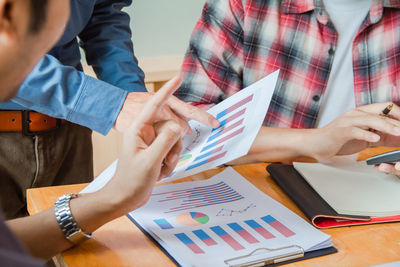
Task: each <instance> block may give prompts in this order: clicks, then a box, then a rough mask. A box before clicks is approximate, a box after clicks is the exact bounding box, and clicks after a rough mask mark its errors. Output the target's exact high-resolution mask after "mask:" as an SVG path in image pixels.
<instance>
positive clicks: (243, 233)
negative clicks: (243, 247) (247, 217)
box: [228, 223, 259, 244]
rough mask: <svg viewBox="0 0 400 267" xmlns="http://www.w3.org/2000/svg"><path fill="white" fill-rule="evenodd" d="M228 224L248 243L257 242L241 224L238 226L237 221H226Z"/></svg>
mask: <svg viewBox="0 0 400 267" xmlns="http://www.w3.org/2000/svg"><path fill="white" fill-rule="evenodd" d="M228 226H229V227H230V228H231V229H232V230H233V231H235V232H236V233H238V235H240V236H241V237H242V238H243V239H244V240H246V241H247V242H249V243H250V244H254V243H258V242H259V241H258V240H257V239H256V238H255V237H254V236H252V235H251V234H250V233H249V232H248V231H246V230H245V229H244V228H243V227H242V226H240V225H239V224H238V223H228Z"/></svg>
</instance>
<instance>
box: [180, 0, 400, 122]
mask: <svg viewBox="0 0 400 267" xmlns="http://www.w3.org/2000/svg"><path fill="white" fill-rule="evenodd" d="M337 40H338V35H337V32H336V31H335V29H334V26H333V24H332V22H331V21H330V20H329V18H328V14H327V13H326V11H325V9H324V8H323V3H322V0H209V1H208V3H206V5H205V6H204V9H203V13H202V17H201V18H200V20H199V21H198V22H197V24H196V27H195V29H194V32H193V34H192V37H191V41H190V47H189V50H188V52H187V54H186V57H185V60H184V63H183V66H182V75H183V78H184V80H183V83H182V86H181V88H180V89H179V90H178V92H177V93H176V95H177V96H178V97H179V98H181V99H183V100H185V101H189V102H193V103H194V104H195V105H200V106H201V105H205V104H215V103H218V102H220V101H221V100H223V99H225V98H226V97H228V96H230V95H232V94H234V93H236V92H238V91H239V90H240V89H242V88H244V87H246V86H248V85H250V84H252V83H254V82H255V81H257V80H259V79H261V78H263V77H265V76H266V75H267V74H269V73H272V72H273V71H275V70H277V69H281V72H280V75H279V80H278V83H277V86H276V88H275V91H274V95H273V98H272V102H271V105H270V107H269V110H268V113H267V116H266V117H265V121H264V125H267V126H272V127H291V128H311V127H314V125H315V122H316V120H317V116H318V112H319V109H320V104H321V103H320V102H321V101H320V100H321V96H322V95H323V94H324V92H325V89H326V86H327V83H328V79H329V74H330V70H331V67H332V62H333V57H334V56H335V47H336V45H337ZM352 56H353V71H354V93H355V100H356V103H355V104H356V106H360V105H365V104H370V103H376V102H383V101H393V102H395V103H397V104H400V91H399V88H400V84H399V83H400V1H399V0H396V1H394V0H392V1H390V0H377V1H374V3H373V4H372V6H371V8H370V11H369V13H368V15H367V17H366V18H365V20H364V22H363V23H362V26H361V27H360V29H359V31H358V33H357V35H356V38H355V39H354V43H353V51H352ZM273 89H274V88H265V90H273Z"/></svg>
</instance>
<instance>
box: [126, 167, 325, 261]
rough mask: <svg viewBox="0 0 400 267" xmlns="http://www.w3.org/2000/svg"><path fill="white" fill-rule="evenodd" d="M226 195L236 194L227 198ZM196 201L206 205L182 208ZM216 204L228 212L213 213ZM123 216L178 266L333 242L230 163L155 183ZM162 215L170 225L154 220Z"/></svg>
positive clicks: (314, 246) (310, 248) (321, 246)
mask: <svg viewBox="0 0 400 267" xmlns="http://www.w3.org/2000/svg"><path fill="white" fill-rule="evenodd" d="M236 194H237V195H236ZM223 195H225V196H223ZM228 196H231V197H232V196H236V197H238V196H239V197H238V199H237V200H234V201H231V200H229V197H228ZM214 197H215V198H217V199H218V201H217V202H224V203H220V204H216V203H217V202H214V201H215V200H212V201H209V199H210V198H214ZM203 198H205V199H203ZM196 199H197V200H196ZM198 202H199V203H200V204H201V205H205V206H202V207H198V208H190V209H187V208H186V205H189V206H193V205H198V204H199V203H198ZM182 205H183V206H182ZM171 208H178V209H184V210H176V211H173V210H171ZM221 210H222V211H223V213H224V214H227V215H228V216H217V214H218V213H219V212H220V211H221ZM161 214H163V216H161ZM229 215H232V216H229ZM267 215H270V217H268V216H267ZM179 216H182V218H184V223H185V224H181V223H179V222H178V221H179V219H177V217H179ZM128 217H129V218H131V219H132V220H133V221H134V222H135V224H138V225H140V226H141V228H142V229H144V230H145V231H146V232H147V233H148V234H149V235H150V236H152V237H153V238H154V240H156V241H157V242H159V244H160V245H161V246H162V247H163V248H164V249H165V251H167V252H168V254H169V255H171V256H172V257H173V258H174V259H175V260H176V262H177V264H178V265H179V266H182V267H189V266H191V267H204V266H227V265H226V263H225V260H227V259H231V258H236V257H239V256H244V255H248V254H250V253H252V252H253V251H254V250H256V249H258V248H280V247H285V246H291V245H296V246H300V247H302V248H303V249H304V251H306V252H307V251H313V250H318V249H323V248H327V247H330V246H332V244H331V241H330V237H329V236H328V235H326V234H324V233H322V232H321V231H319V230H318V229H316V228H315V227H313V226H312V225H310V224H309V223H307V222H306V221H304V220H303V219H302V218H300V217H299V216H297V215H296V214H295V213H293V212H291V211H290V210H288V209H287V208H286V207H284V206H282V205H281V204H280V203H278V202H277V201H275V200H273V199H271V198H270V197H268V196H267V195H265V194H264V193H263V192H261V191H260V190H258V189H257V188H256V187H254V185H252V184H251V183H250V182H249V181H247V180H246V179H245V178H243V177H241V176H240V175H239V174H238V173H237V172H236V171H234V169H233V168H226V169H225V170H223V171H222V172H220V173H219V174H217V175H216V176H214V177H212V178H209V179H205V180H197V181H190V182H181V183H173V184H164V185H160V186H156V187H155V188H154V189H153V193H152V195H151V196H150V198H149V200H148V202H147V203H146V204H145V205H144V206H143V207H140V208H138V209H136V210H134V211H132V212H130V213H129V214H128ZM271 217H272V218H273V219H275V220H274V221H279V222H280V223H281V224H282V225H284V226H285V227H286V228H288V229H290V230H291V231H292V232H293V233H295V235H292V236H289V237H286V236H284V235H283V234H281V233H280V232H278V231H277V230H275V228H274V227H273V226H272V225H271V224H270V223H273V219H272V218H271ZM196 218H202V220H203V219H204V220H207V219H208V221H207V223H205V224H203V223H204V222H205V221H200V222H199V221H197V220H196ZM262 218H263V219H262ZM161 219H165V220H166V221H167V222H168V223H170V224H171V225H172V226H173V228H171V229H163V228H162V227H160V226H159V225H158V224H157V223H155V222H154V220H160V221H158V222H159V223H160V224H161V225H163V224H166V222H165V221H162V220H161ZM181 222H182V221H181ZM187 222H189V223H187ZM192 223H193V226H192ZM272 234H273V235H275V237H274V236H273V235H272ZM273 253H275V252H273ZM257 254H258V253H257ZM261 254H262V255H261V256H263V257H265V256H269V254H267V255H265V254H264V252H262V253H261ZM259 256H260V255H259ZM261 256H260V257H261ZM239 264H242V263H238V265H239Z"/></svg>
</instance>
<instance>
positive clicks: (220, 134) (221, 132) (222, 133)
mask: <svg viewBox="0 0 400 267" xmlns="http://www.w3.org/2000/svg"><path fill="white" fill-rule="evenodd" d="M243 121H244V118H242V119H240V120H238V121H237V122H235V123H232V124H231V125H229V126H228V127H226V128H224V129H222V130H220V131H219V132H216V133H215V134H213V135H211V136H210V137H209V138H208V139H207V143H208V142H211V141H213V140H214V139H217V138H218V137H220V136H222V135H224V134H226V133H228V132H230V131H231V130H233V129H235V128H236V127H238V126H240V125H242V123H243Z"/></svg>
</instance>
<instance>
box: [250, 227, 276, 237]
mask: <svg viewBox="0 0 400 267" xmlns="http://www.w3.org/2000/svg"><path fill="white" fill-rule="evenodd" d="M254 230H255V231H256V232H257V233H259V234H260V235H262V236H263V237H264V238H265V239H271V238H274V237H275V236H274V235H273V234H271V233H270V232H268V231H267V230H266V229H265V228H263V227H258V228H254Z"/></svg>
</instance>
